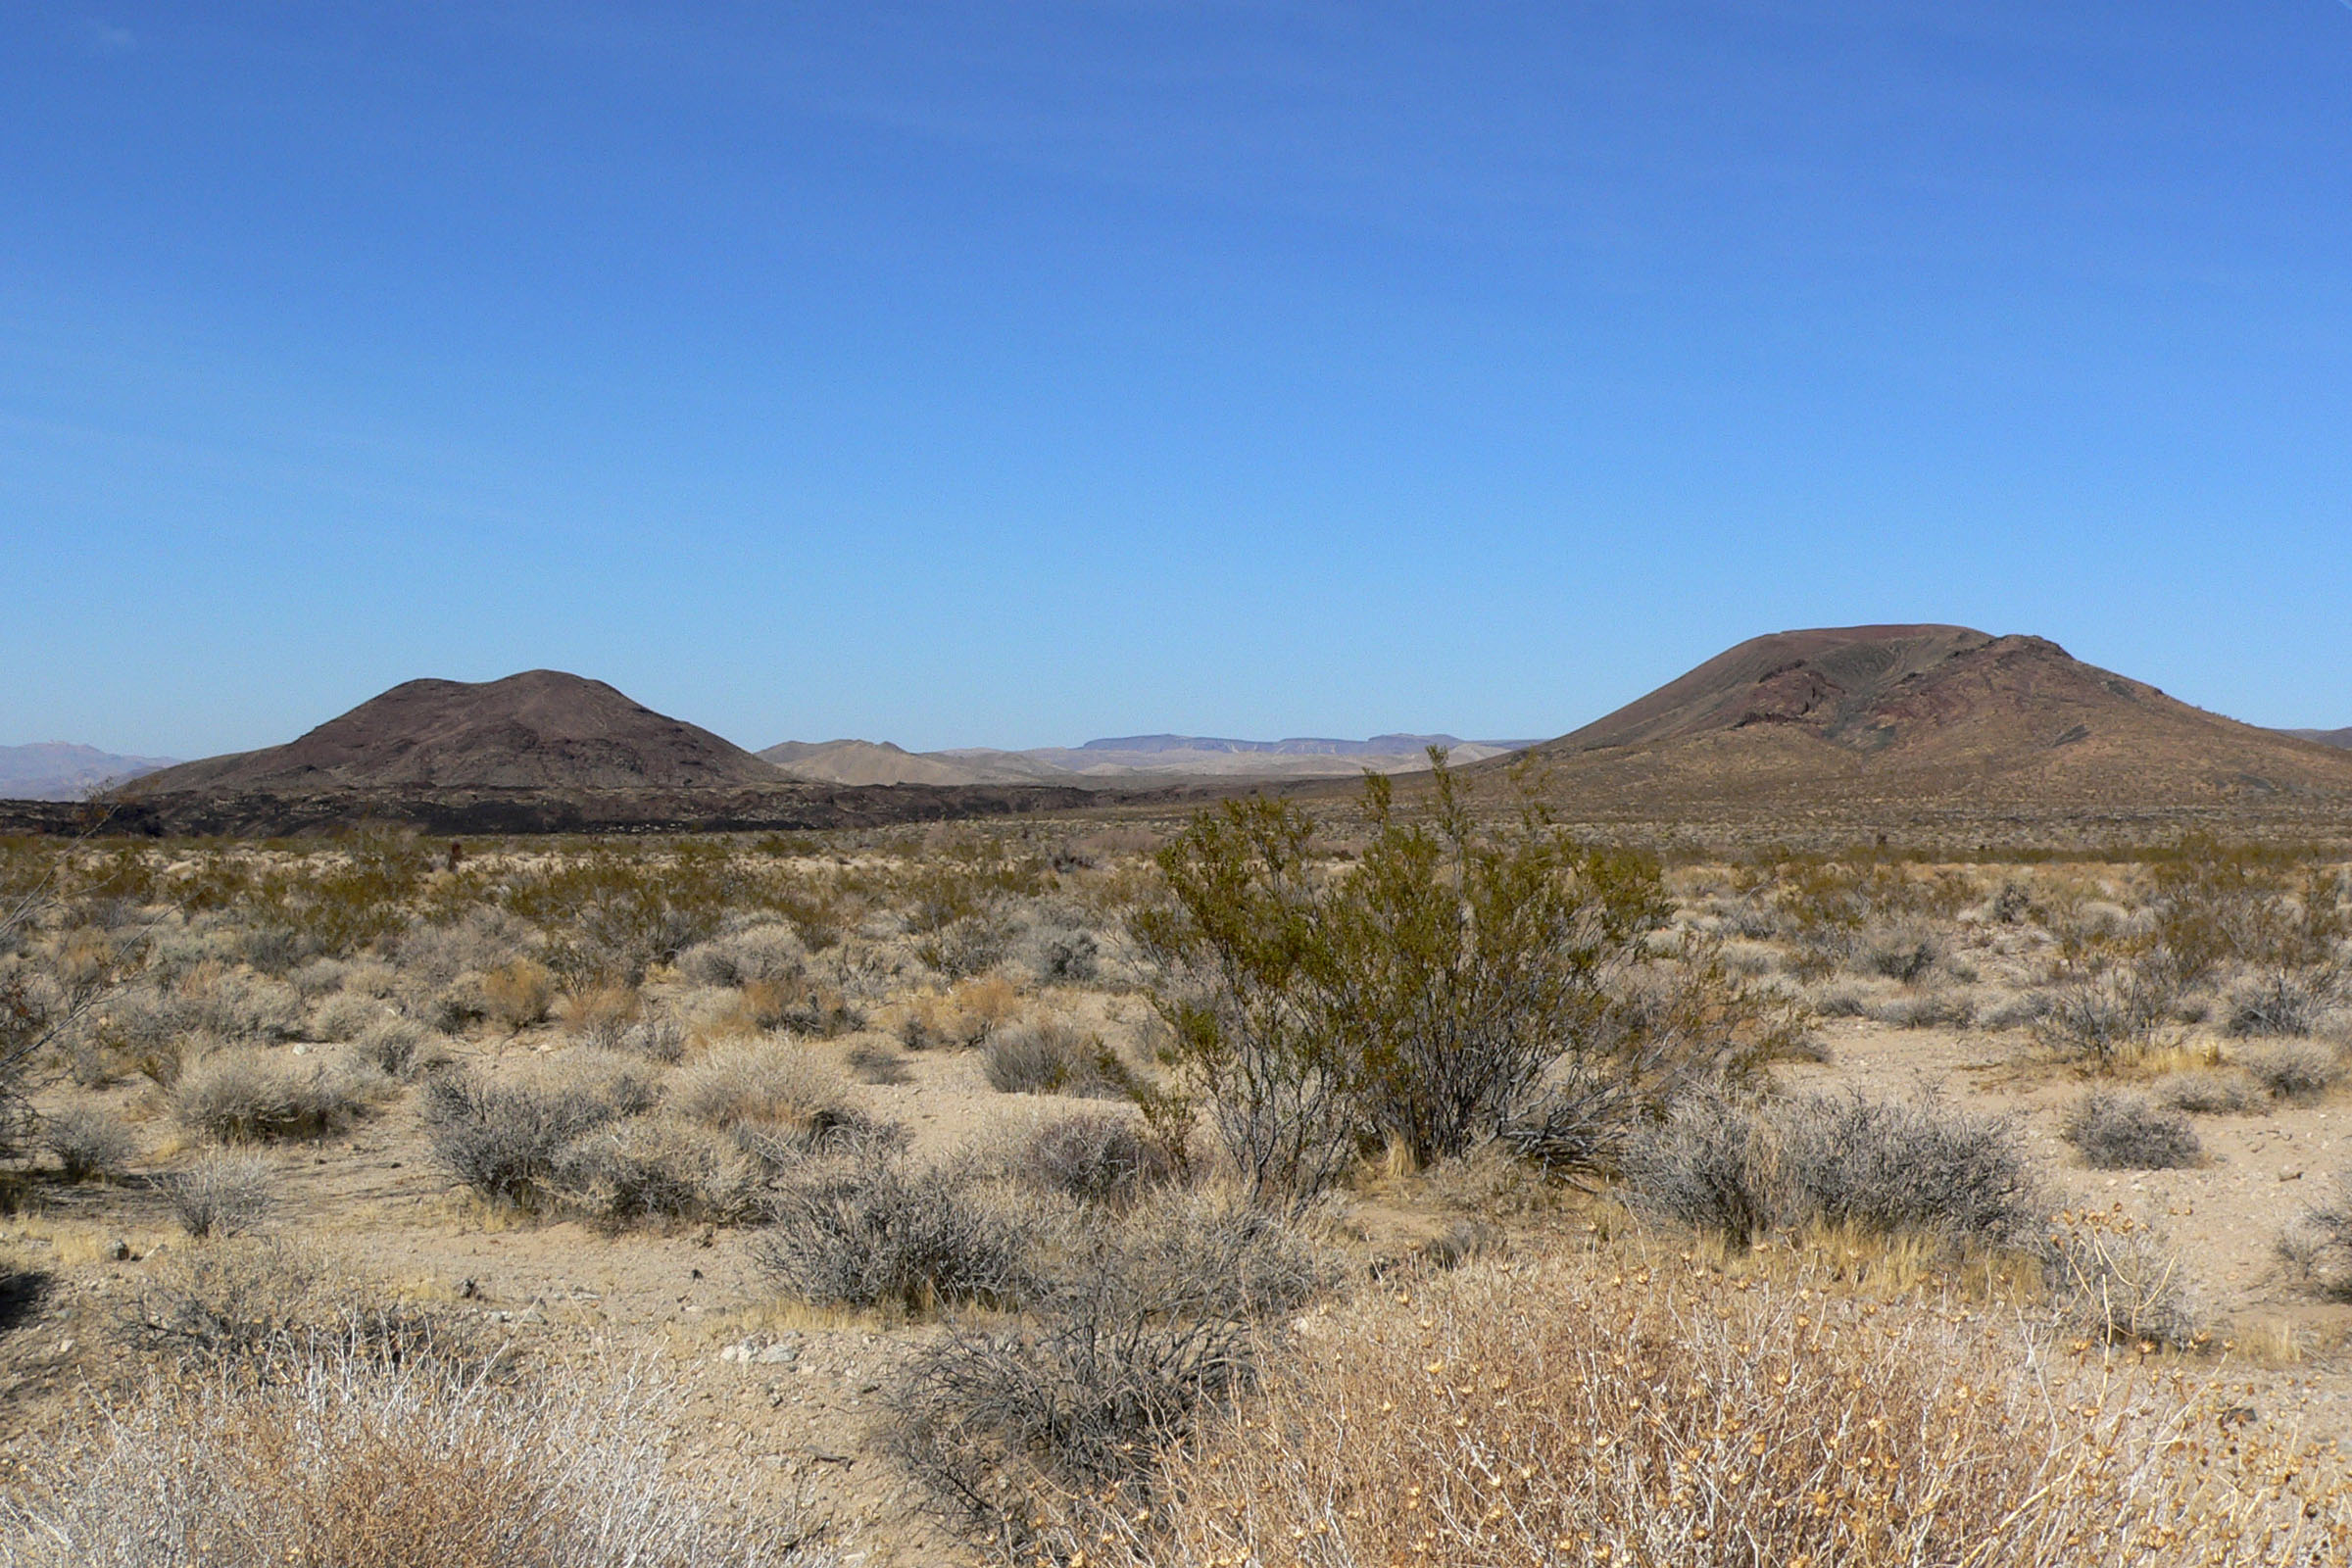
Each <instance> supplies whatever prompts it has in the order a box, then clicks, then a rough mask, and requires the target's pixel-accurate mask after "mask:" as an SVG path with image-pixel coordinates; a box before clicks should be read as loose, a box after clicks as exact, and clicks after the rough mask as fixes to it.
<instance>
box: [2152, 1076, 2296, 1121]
mask: <svg viewBox="0 0 2352 1568" xmlns="http://www.w3.org/2000/svg"><path fill="white" fill-rule="evenodd" d="M2153 1093H2154V1095H2155V1097H2156V1101H2157V1103H2159V1104H2165V1105H2170V1106H2172V1107H2173V1109H2175V1110H2180V1111H2186V1112H2187V1113H2188V1114H2190V1115H2192V1116H2243V1115H2246V1114H2247V1113H2249V1112H2251V1111H2256V1110H2260V1109H2262V1108H2263V1107H2264V1106H2265V1105H2266V1104H2268V1103H2269V1096H2268V1095H2267V1094H2266V1093H2265V1092H2264V1090H2263V1086H2262V1084H2261V1082H2260V1081H2259V1080H2257V1079H2256V1078H2255V1076H2254V1075H2253V1074H2252V1073H2250V1072H2247V1071H2246V1070H2245V1069H2244V1068H2242V1067H2192V1068H2189V1069H2188V1070H2186V1071H2183V1072H2169V1073H2166V1074H2165V1075H2164V1076H2163V1077H2161V1078H2159V1079H2157V1080H2156V1083H2155V1087H2154V1090H2153Z"/></svg>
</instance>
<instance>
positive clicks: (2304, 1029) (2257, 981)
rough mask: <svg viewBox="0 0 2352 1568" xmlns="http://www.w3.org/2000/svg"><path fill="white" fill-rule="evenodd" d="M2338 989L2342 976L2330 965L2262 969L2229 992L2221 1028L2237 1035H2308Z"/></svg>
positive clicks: (2322, 1015) (2337, 992)
mask: <svg viewBox="0 0 2352 1568" xmlns="http://www.w3.org/2000/svg"><path fill="white" fill-rule="evenodd" d="M2342 989H2343V977H2342V975H2341V974H2340V973H2339V972H2338V971H2337V970H2336V969H2335V968H2334V967H2333V966H2332V965H2329V966H2323V967H2319V968H2313V969H2292V968H2285V967H2275V968H2269V969H2265V970H2263V971H2262V972H2261V973H2259V974H2257V975H2255V976H2254V977H2253V978H2251V979H2249V980H2247V981H2246V982H2245V983H2244V984H2243V985H2240V986H2238V987H2237V988H2236V989H2235V990H2233V991H2231V992H2230V993H2229V1017H2228V1019H2227V1020H2226V1021H2225V1023H2224V1025H2223V1029H2224V1032H2225V1033H2227V1034H2230V1035H2234V1036H2239V1037H2244V1036H2249V1035H2257V1036H2269V1035H2308V1034H2310V1033H2312V1032H2313V1031H2314V1030H2315V1029H2317V1028H2318V1027H2319V1024H2320V1020H2321V1019H2322V1018H2323V1017H2325V1016H2326V1015H2327V1009H2328V1007H2330V1006H2331V1005H2333V1004H2334V1002H2335V999H2336V997H2337V996H2338V995H2339V994H2340V993H2341V992H2342Z"/></svg>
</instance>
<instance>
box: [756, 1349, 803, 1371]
mask: <svg viewBox="0 0 2352 1568" xmlns="http://www.w3.org/2000/svg"><path fill="white" fill-rule="evenodd" d="M800 1358H801V1352H800V1351H799V1350H798V1349H796V1348H793V1347H792V1346H789V1345H771V1346H769V1347H768V1348H766V1349H764V1350H761V1351H760V1365H762V1366H787V1365H790V1364H791V1363H792V1362H794V1361H797V1360H799V1359H800Z"/></svg>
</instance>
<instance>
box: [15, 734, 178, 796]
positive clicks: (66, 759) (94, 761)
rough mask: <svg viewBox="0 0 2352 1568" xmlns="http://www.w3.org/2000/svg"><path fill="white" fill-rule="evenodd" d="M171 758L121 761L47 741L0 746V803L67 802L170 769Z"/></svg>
mask: <svg viewBox="0 0 2352 1568" xmlns="http://www.w3.org/2000/svg"><path fill="white" fill-rule="evenodd" d="M176 760H177V759H176V758H171V757H120V756H117V755H116V754H114V753H112V752H102V751H100V750H99V749H98V748H97V747H95V746H74V745H71V744H69V743H67V742H65V741H46V742H42V743H40V744H38V745H33V746H0V799H5V800H12V801H72V800H78V799H80V798H81V797H82V796H84V795H87V794H88V793H89V792H90V791H92V790H95V789H102V788H104V787H106V786H107V785H110V784H120V783H122V782H123V780H125V779H130V778H135V777H137V776H138V775H139V774H141V773H152V772H154V771H155V770H156V769H157V768H160V767H170V766H172V763H173V762H174V761H176Z"/></svg>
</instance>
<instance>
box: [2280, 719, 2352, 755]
mask: <svg viewBox="0 0 2352 1568" xmlns="http://www.w3.org/2000/svg"><path fill="white" fill-rule="evenodd" d="M2278 733H2279V734H2281V735H2292V736H2293V737H2295V739H2297V740H2299V741H2318V742H2319V743H2320V744H2321V745H2322V746H2334V747H2340V748H2342V749H2343V750H2345V751H2352V725H2347V726H2346V727H2344V728H2342V729H2282V730H2280V731H2279V732H2278Z"/></svg>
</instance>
